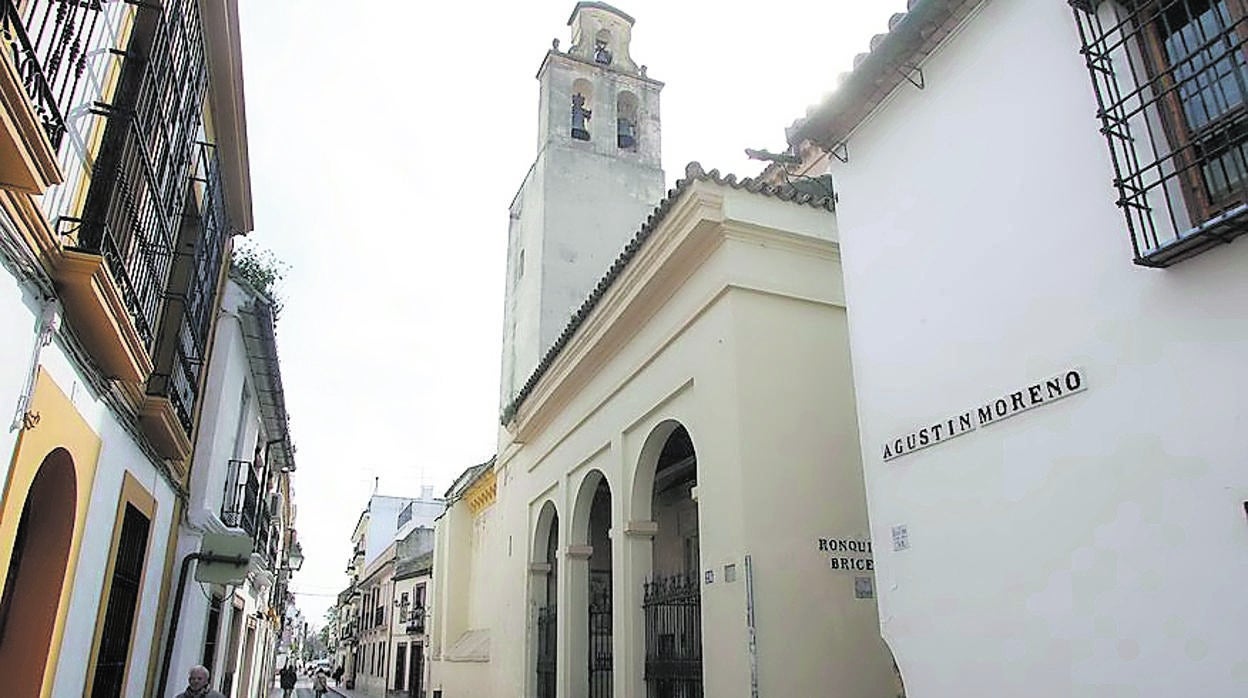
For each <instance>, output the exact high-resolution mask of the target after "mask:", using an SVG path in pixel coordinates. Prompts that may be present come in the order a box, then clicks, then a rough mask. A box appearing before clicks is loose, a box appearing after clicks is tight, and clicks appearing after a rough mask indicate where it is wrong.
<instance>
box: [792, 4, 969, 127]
mask: <svg viewBox="0 0 1248 698" xmlns="http://www.w3.org/2000/svg"><path fill="white" fill-rule="evenodd" d="M979 3H980V0H907V2H906V11H905V12H897V13H894V14H893V15H892V16H891V17H889V19H888V31H887V32H884V33H881V34H876V35H875V36H873V37H871V41H870V42H868V49H867V51H864V52H863V53H859V54H858V55H856V56H854V60H853V68H852V69H851V70H849V71H847V72H844V73H841V74H840V75H839V76H837V82H836V84H837V87H836V89H835V90H833V91H832V92H830V93H828V94H827V95H826V96H825V97H824V99H823V100H822V101H820V102H819V103H818V104H813V105H811V106H809V107H807V108H806V114H805V116H802V117H801V118H798V119H796V120H794V121H793V123H792V124H791V125H790V126H789V128H787V129H785V133H786V135H787V136H788V141H789V143H790V144H797V143H799V142H801V141H802V140H815V141H819V140H820V139H819V138H818V137H817V136H816V135H815V134H814V133H813V132H814V131H817V130H820V129H823V130H831V129H832V127H833V126H834V125H835V124H834V121H833V120H834V119H835V118H836V117H837V116H844V114H842V113H840V112H846V111H849V112H852V109H851V105H853V103H854V102H858V101H861V102H866V103H867V105H868V106H870V105H871V104H874V103H878V101H879V100H880V99H882V98H883V96H884V94H886V93H888V92H890V91H891V89H892V86H893V85H895V84H896V83H897V82H900V81H901V80H905V79H908V78H906V77H904V75H905V74H906V73H907V72H909V71H912V70H914V69H915V66H916V65H917V64H919V63H920V62H921V61H922V59H923V58H924V57H925V56H926V55H927V53H929V52H930V51H931V50H932V48H933V46H934V45H935V44H938V43H939V42H940V41H942V40H943V39H944V37H945V36H946V35H947V34H948V32H949V23H950V22H954V23H956V22H957V21H958V20H960V19H961V18H963V17H965V16H966V14H967V13H968V12H969V11H970V9H971V8H972V7H974V6H976V5H978V4H979ZM884 76H888V77H887V78H885V77H884ZM886 80H892V81H893V82H892V83H887V82H886ZM881 88H883V93H880V90H881ZM846 92H849V93H850V94H845V93H846ZM864 115H865V114H855V113H851V114H850V120H851V121H853V120H854V119H858V118H860V117H862V116H864ZM852 125H853V124H846V125H845V126H844V127H843V128H845V129H848V128H849V127H851V126H852ZM821 145H823V146H825V147H832V146H835V145H837V144H836V143H821Z"/></svg>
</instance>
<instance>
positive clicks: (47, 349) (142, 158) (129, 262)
mask: <svg viewBox="0 0 1248 698" xmlns="http://www.w3.org/2000/svg"><path fill="white" fill-rule="evenodd" d="M0 27H2V29H0V36H2V37H3V38H2V40H0V48H2V49H3V50H2V51H0V96H2V97H3V99H2V100H0V262H2V266H3V272H0V328H3V334H4V336H5V337H6V341H5V342H2V343H0V367H3V368H2V369H0V394H3V395H5V396H9V397H6V398H5V399H6V401H10V400H11V402H8V406H6V410H12V412H6V415H5V419H6V423H8V424H10V428H8V429H6V430H4V432H3V433H2V434H0V451H3V452H4V453H5V454H6V457H5V459H4V463H5V470H4V473H5V475H4V484H3V492H2V496H3V504H2V506H3V511H2V513H0V522H2V523H0V561H3V562H4V566H5V569H6V575H5V581H4V592H3V596H2V600H0V625H2V626H3V627H4V637H3V639H0V670H2V671H3V672H4V674H5V676H6V684H7V688H6V691H8V692H10V693H12V694H13V695H24V696H48V695H55V696H80V695H84V694H91V695H95V696H123V695H124V696H135V695H144V694H145V693H148V692H153V691H155V685H154V684H155V682H156V681H157V678H156V676H155V674H156V672H157V668H158V665H159V654H160V651H161V649H162V648H161V638H162V635H163V628H164V627H165V624H166V621H167V620H168V604H169V601H170V598H169V597H170V594H169V590H170V586H171V585H170V580H171V577H172V576H173V575H174V574H176V570H175V568H174V564H175V557H176V554H177V550H176V548H177V544H176V535H177V524H178V522H180V521H182V520H183V517H184V515H185V512H184V506H185V500H184V498H183V496H184V493H185V492H186V491H187V489H188V487H189V472H190V466H191V454H192V444H194V443H195V438H196V430H197V424H198V421H199V414H200V411H201V403H202V394H203V390H204V385H205V375H206V373H207V370H208V366H209V365H210V363H209V362H210V359H211V357H210V348H211V346H212V341H211V337H212V334H213V331H214V322H215V319H216V316H217V313H216V311H217V308H218V307H219V303H220V295H221V290H222V288H223V286H224V279H225V273H226V264H225V260H226V259H228V255H229V252H230V248H231V239H232V236H233V235H236V234H240V233H246V232H249V231H250V230H251V228H252V214H251V201H250V195H251V194H250V180H249V175H248V158H247V140H246V126H245V114H246V111H245V107H244V103H243V92H242V80H241V60H240V51H239V46H238V22H237V14H236V11H235V6H234V3H233V2H232V1H229V0H208V1H206V2H192V1H190V0H173V1H171V2H165V3H162V4H161V5H154V4H151V3H147V4H140V3H126V2H116V1H105V0H89V1H87V2H77V3H64V2H52V1H50V0H25V1H15V0H3V1H2V2H0Z"/></svg>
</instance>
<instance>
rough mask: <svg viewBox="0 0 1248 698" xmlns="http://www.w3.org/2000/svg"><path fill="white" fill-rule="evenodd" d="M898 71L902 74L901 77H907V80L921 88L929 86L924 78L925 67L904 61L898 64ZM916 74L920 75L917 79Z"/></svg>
mask: <svg viewBox="0 0 1248 698" xmlns="http://www.w3.org/2000/svg"><path fill="white" fill-rule="evenodd" d="M897 72H898V73H900V74H901V77H903V78H905V79H906V82H908V83H910V84H911V85H914V86H915V87H917V88H919V89H920V90H921V89H923V88H924V87H926V86H927V81H926V80H924V78H923V69H922V68H920V67H919V66H917V65H910V64H908V63H902V64H901V65H899V66H897ZM915 76H918V79H917V80H916V79H915Z"/></svg>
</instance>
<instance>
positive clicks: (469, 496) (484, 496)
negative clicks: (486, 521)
mask: <svg viewBox="0 0 1248 698" xmlns="http://www.w3.org/2000/svg"><path fill="white" fill-rule="evenodd" d="M497 497H498V488H497V486H496V483H495V475H494V471H493V470H491V471H489V472H488V473H486V474H485V475H482V476H481V477H480V478H479V479H478V480H477V481H476V482H474V483H472V486H471V487H469V488H468V490H467V491H466V492H464V500H466V501H467V502H468V509H469V510H470V511H471V512H472V513H473V514H478V513H480V512H481V510H482V509H484V508H486V507H488V506H489V505H491V504H493V503H494V500H495V499H497Z"/></svg>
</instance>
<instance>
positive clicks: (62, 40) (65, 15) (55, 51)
mask: <svg viewBox="0 0 1248 698" xmlns="http://www.w3.org/2000/svg"><path fill="white" fill-rule="evenodd" d="M19 5H20V6H21V9H20V10H19ZM101 9H102V2H101V0H27V1H26V2H25V3H18V2H15V0H0V41H2V42H3V44H4V46H3V50H5V51H7V52H8V53H9V55H10V56H11V57H12V59H13V64H14V66H15V67H16V68H17V73H18V75H19V76H20V78H21V80H22V86H23V87H25V88H26V95H27V96H28V97H29V98H30V102H31V106H33V107H34V110H35V114H37V115H38V117H39V121H40V122H41V123H42V125H43V129H44V131H45V132H46V133H47V134H48V140H49V141H50V142H51V143H52V147H53V148H60V147H61V141H62V140H63V139H64V137H65V117H66V114H67V113H68V111H69V108H70V107H71V106H72V105H73V100H74V99H75V96H76V94H77V92H78V85H79V83H80V82H81V81H82V75H83V73H84V72H86V68H87V56H88V54H89V52H90V50H91V49H92V48H93V47H92V41H93V40H94V38H95V30H96V27H97V25H98V24H99V19H100V10H101Z"/></svg>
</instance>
